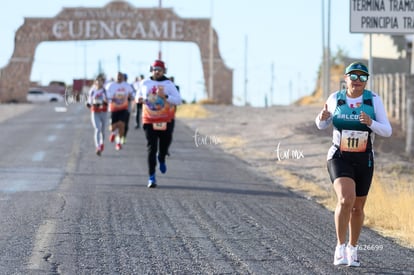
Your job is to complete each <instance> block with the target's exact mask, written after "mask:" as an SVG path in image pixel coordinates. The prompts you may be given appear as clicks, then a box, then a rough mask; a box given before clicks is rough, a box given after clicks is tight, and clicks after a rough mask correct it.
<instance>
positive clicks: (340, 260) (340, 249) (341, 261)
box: [333, 244, 348, 265]
mask: <svg viewBox="0 0 414 275" xmlns="http://www.w3.org/2000/svg"><path fill="white" fill-rule="evenodd" d="M346 250H347V249H346V245H345V244H341V245H337V246H336V248H335V256H334V263H333V264H334V265H347V264H348V259H347V257H346Z"/></svg>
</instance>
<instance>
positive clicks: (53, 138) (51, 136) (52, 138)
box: [47, 135, 56, 142]
mask: <svg viewBox="0 0 414 275" xmlns="http://www.w3.org/2000/svg"><path fill="white" fill-rule="evenodd" d="M55 140H56V136H55V135H50V136H48V137H47V141H50V142H52V141H55Z"/></svg>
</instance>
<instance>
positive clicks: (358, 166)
mask: <svg viewBox="0 0 414 275" xmlns="http://www.w3.org/2000/svg"><path fill="white" fill-rule="evenodd" d="M327 168H328V172H329V176H330V177H331V181H332V183H333V182H334V180H335V179H336V178H340V177H348V178H352V179H353V180H354V181H355V192H356V195H357V197H363V196H366V195H368V191H369V188H370V186H371V182H372V176H373V174H374V160H373V156H372V152H367V153H347V152H341V151H340V150H339V149H338V150H337V151H336V152H335V154H334V155H333V157H332V159H330V160H328V163H327Z"/></svg>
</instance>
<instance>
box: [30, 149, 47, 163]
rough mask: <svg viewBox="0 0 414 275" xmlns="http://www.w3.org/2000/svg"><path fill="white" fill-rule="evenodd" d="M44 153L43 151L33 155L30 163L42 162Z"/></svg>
mask: <svg viewBox="0 0 414 275" xmlns="http://www.w3.org/2000/svg"><path fill="white" fill-rule="evenodd" d="M45 155H46V153H45V152H44V151H39V152H36V153H34V154H33V156H32V161H42V160H43V159H44V158H45Z"/></svg>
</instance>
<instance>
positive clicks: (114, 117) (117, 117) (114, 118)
mask: <svg viewBox="0 0 414 275" xmlns="http://www.w3.org/2000/svg"><path fill="white" fill-rule="evenodd" d="M127 118H128V110H121V111H116V112H112V113H111V121H110V124H113V123H117V122H118V121H123V122H126V120H127Z"/></svg>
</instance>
